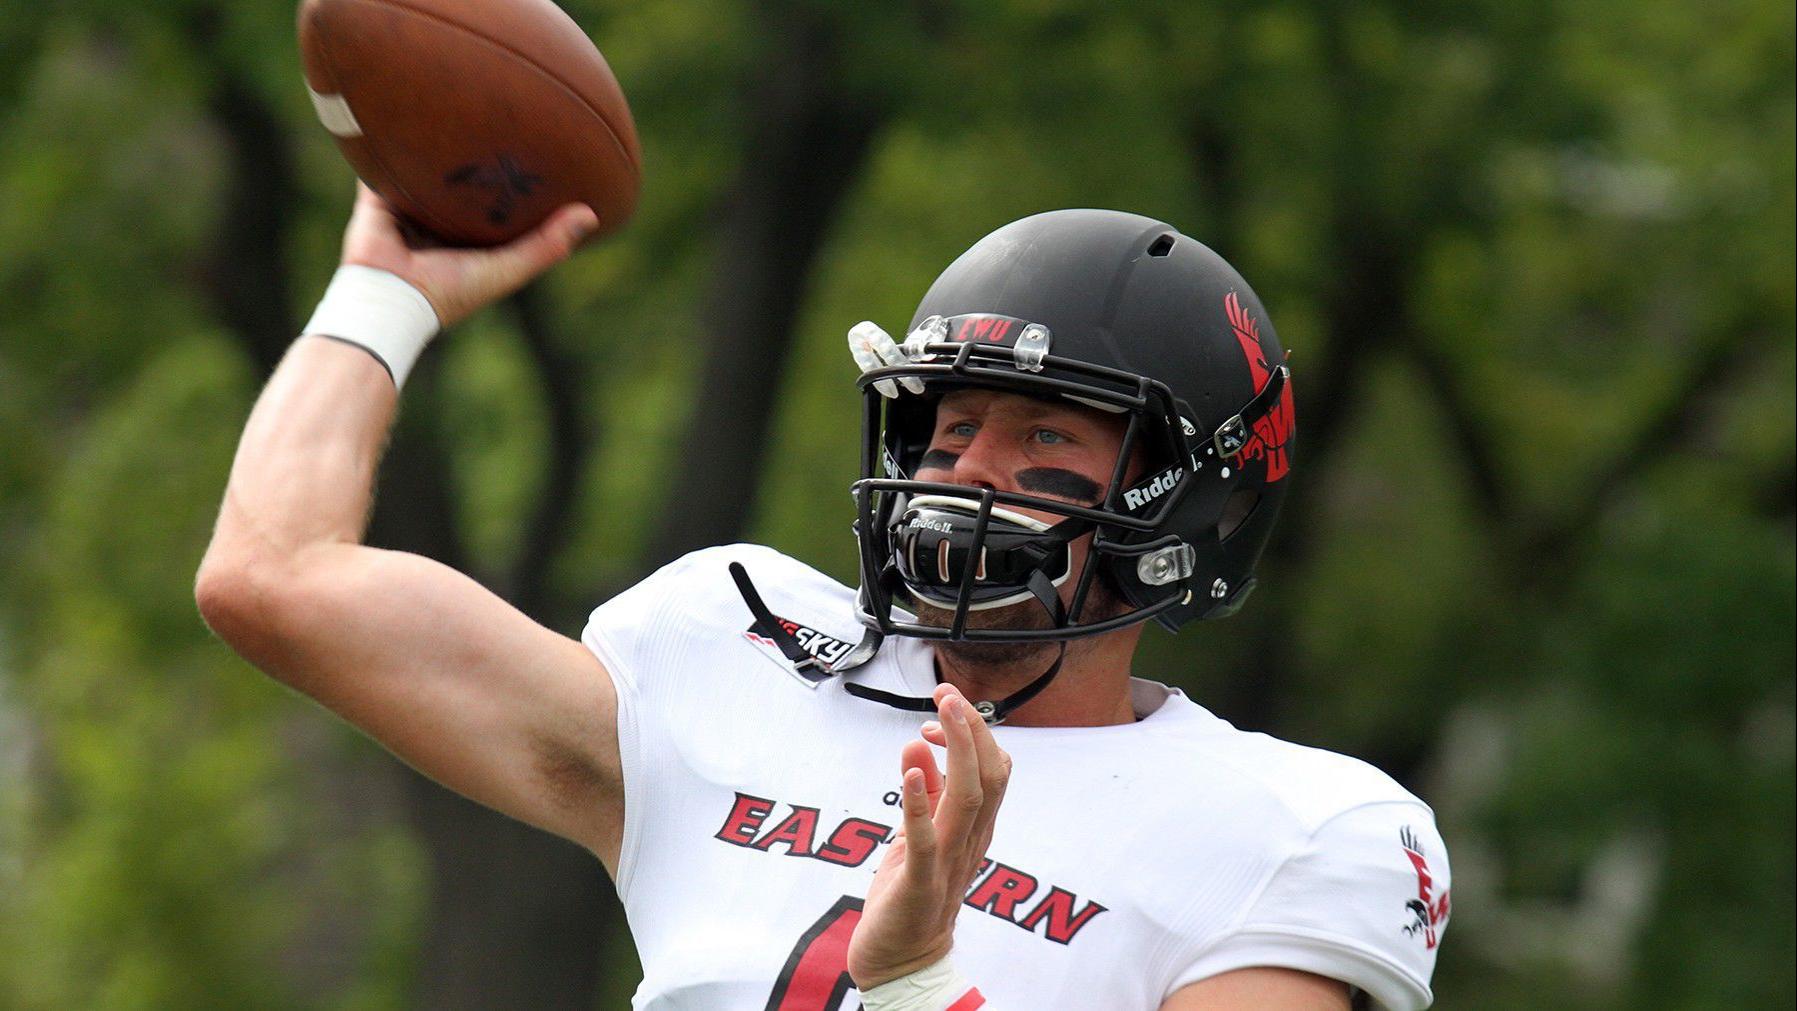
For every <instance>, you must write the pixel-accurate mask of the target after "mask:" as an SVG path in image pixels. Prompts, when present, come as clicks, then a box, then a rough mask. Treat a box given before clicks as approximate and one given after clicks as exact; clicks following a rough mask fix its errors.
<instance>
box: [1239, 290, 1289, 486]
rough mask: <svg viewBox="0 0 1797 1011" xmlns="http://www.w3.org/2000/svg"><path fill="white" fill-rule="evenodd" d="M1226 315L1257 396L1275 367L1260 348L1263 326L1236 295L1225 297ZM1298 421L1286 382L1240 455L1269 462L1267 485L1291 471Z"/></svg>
mask: <svg viewBox="0 0 1797 1011" xmlns="http://www.w3.org/2000/svg"><path fill="white" fill-rule="evenodd" d="M1223 311H1224V312H1226V313H1228V314H1229V325H1230V326H1231V327H1234V328H1235V339H1236V343H1238V344H1240V345H1241V346H1242V354H1243V355H1244V356H1246V357H1247V359H1248V371H1249V372H1250V373H1252V374H1253V376H1254V389H1255V392H1257V393H1258V392H1259V391H1260V389H1261V387H1263V386H1265V385H1267V380H1268V379H1270V378H1272V375H1273V365H1274V363H1272V362H1269V361H1267V352H1266V349H1265V348H1263V347H1261V344H1260V323H1259V321H1257V320H1256V319H1255V318H1254V317H1253V316H1250V315H1249V314H1248V310H1247V309H1244V308H1243V307H1242V300H1241V299H1239V298H1237V297H1236V294H1235V292H1233V291H1232V292H1230V293H1229V294H1227V295H1225V296H1223ZM1295 417H1296V416H1295V414H1294V412H1293V410H1292V383H1291V380H1290V379H1287V380H1286V382H1285V388H1284V389H1283V390H1281V391H1280V393H1279V403H1278V404H1277V405H1276V406H1274V408H1273V409H1272V410H1271V411H1268V412H1267V413H1266V415H1265V416H1264V417H1262V418H1260V419H1258V420H1256V421H1255V422H1254V430H1253V432H1252V433H1250V434H1249V436H1248V442H1247V444H1245V445H1244V446H1242V450H1241V453H1240V456H1242V458H1244V459H1250V460H1265V461H1266V462H1267V482H1268V483H1272V482H1274V481H1277V480H1279V479H1280V478H1282V477H1284V476H1285V475H1286V472H1287V471H1289V470H1291V469H1292V462H1291V455H1290V454H1289V452H1288V451H1287V450H1286V448H1285V445H1286V443H1287V442H1290V441H1291V438H1292V428H1293V426H1294V424H1295Z"/></svg>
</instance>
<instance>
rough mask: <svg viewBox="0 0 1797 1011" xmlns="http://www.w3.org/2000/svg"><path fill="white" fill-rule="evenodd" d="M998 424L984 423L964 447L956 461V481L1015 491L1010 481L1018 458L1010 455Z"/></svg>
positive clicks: (973, 485) (975, 485)
mask: <svg viewBox="0 0 1797 1011" xmlns="http://www.w3.org/2000/svg"><path fill="white" fill-rule="evenodd" d="M997 427H998V426H990V425H989V426H984V427H982V428H981V429H980V431H979V432H978V433H977V434H976V435H975V436H974V437H973V440H972V441H971V442H969V443H968V444H967V448H966V449H964V450H962V451H961V457H960V459H958V460H956V461H955V471H954V474H955V477H954V481H955V483H956V484H964V485H970V486H972V487H974V488H995V489H997V490H999V491H1016V489H1015V488H1014V487H1012V482H1011V475H1012V473H1013V472H1014V471H1015V469H1016V468H1015V466H1014V464H1015V461H1014V460H1011V459H1009V458H1008V457H1009V453H1008V451H1007V449H1006V443H1005V440H1004V439H1003V438H1002V434H1001V433H1000V432H998V431H996V430H995V429H996V428H997Z"/></svg>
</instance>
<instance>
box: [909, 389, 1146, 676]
mask: <svg viewBox="0 0 1797 1011" xmlns="http://www.w3.org/2000/svg"><path fill="white" fill-rule="evenodd" d="M1126 428H1127V422H1126V421H1125V420H1124V418H1123V417H1122V416H1121V415H1116V414H1110V413H1107V412H1105V411H1100V410H1098V409H1097V408H1091V407H1083V406H1080V405H1078V404H1072V403H1062V402H1059V401H1053V400H1038V399H1035V398H1033V397H1025V396H1022V395H1020V394H1016V393H1002V392H999V391H997V390H958V391H956V392H954V393H949V394H946V395H944V396H943V398H942V400H941V402H940V403H939V404H938V405H937V408H936V427H935V429H934V431H933V432H932V434H931V438H930V447H929V449H928V450H927V451H925V453H924V455H923V460H922V461H921V462H920V464H919V466H918V470H917V480H919V481H943V482H947V483H951V484H962V485H968V486H970V487H974V488H993V489H996V490H998V491H1009V492H1022V493H1024V494H1028V495H1035V496H1039V497H1041V498H1048V499H1055V500H1058V501H1061V502H1069V503H1072V504H1075V505H1083V506H1095V505H1097V504H1099V502H1100V501H1101V500H1102V499H1103V498H1104V493H1105V490H1106V488H1108V487H1109V485H1110V480H1111V473H1112V471H1113V470H1114V469H1115V468H1116V466H1117V454H1118V453H1119V452H1120V451H1121V450H1122V446H1123V435H1124V431H1125V429H1126ZM1140 469H1141V466H1140V462H1139V461H1132V466H1131V467H1130V470H1129V472H1127V473H1126V474H1125V480H1126V481H1133V480H1134V478H1135V477H1136V474H1135V472H1136V471H1138V470H1140ZM1005 508H1007V509H1014V510H1016V511H1018V512H1021V513H1023V514H1025V515H1027V516H1032V517H1034V518H1036V519H1039V520H1042V521H1043V522H1045V523H1050V524H1053V523H1058V522H1060V521H1061V519H1062V518H1063V517H1061V516H1060V515H1058V514H1055V513H1048V512H1043V511H1040V510H1031V509H1024V508H1021V507H1018V506H1013V505H1007V506H1006V507H1005ZM1090 542H1091V537H1090V535H1087V536H1085V537H1081V538H1079V539H1078V540H1076V541H1073V542H1072V543H1071V544H1070V545H1068V547H1069V549H1070V550H1071V551H1072V552H1073V559H1072V560H1073V567H1074V572H1075V573H1076V574H1077V573H1078V571H1079V570H1080V569H1081V568H1082V567H1083V566H1084V565H1085V558H1086V552H1087V547H1088V545H1089V544H1090ZM1076 582H1077V580H1076V579H1069V580H1067V582H1066V583H1064V584H1063V585H1062V587H1061V596H1062V599H1063V601H1066V600H1067V599H1068V598H1069V597H1070V596H1071V594H1072V592H1073V587H1074V584H1075V583H1076ZM1121 606H1122V605H1121V601H1118V600H1115V599H1114V596H1113V594H1112V593H1111V591H1110V590H1109V589H1108V587H1106V586H1105V584H1104V581H1103V580H1099V581H1098V582H1097V583H1096V584H1094V586H1093V590H1092V597H1091V599H1090V600H1089V601H1088V606H1087V608H1086V613H1085V617H1086V618H1087V619H1088V620H1091V619H1095V618H1102V617H1108V616H1109V615H1110V614H1112V613H1120V612H1119V611H1118V610H1117V609H1118V608H1119V607H1121ZM912 608H913V610H914V612H915V613H916V615H917V617H918V620H919V621H922V622H924V623H925V624H933V625H947V624H949V622H950V621H951V620H952V618H953V617H954V616H953V614H952V613H951V612H949V611H946V610H943V609H941V608H939V607H935V606H933V605H931V604H929V603H927V602H925V601H923V600H913V601H912ZM968 625H969V627H972V628H982V627H984V628H1047V627H1049V618H1048V613H1047V612H1046V611H1044V610H1043V609H1042V607H1041V605H1040V604H1037V603H1036V602H1034V601H1025V602H1023V603H1018V604H1012V605H1010V606H1008V607H1000V608H993V609H991V610H983V611H975V612H973V613H972V614H970V615H968ZM937 648H938V649H942V650H948V651H949V652H952V653H955V654H957V655H959V656H960V657H962V658H963V659H965V660H969V661H975V662H980V663H987V664H1009V663H1041V662H1046V661H1045V659H1044V658H1045V657H1047V656H1048V655H1049V654H1051V653H1052V652H1053V651H1054V646H1053V645H1052V644H1049V643H1034V644H1029V643H968V642H959V643H939V644H938V646H937ZM1038 673H1039V672H1038Z"/></svg>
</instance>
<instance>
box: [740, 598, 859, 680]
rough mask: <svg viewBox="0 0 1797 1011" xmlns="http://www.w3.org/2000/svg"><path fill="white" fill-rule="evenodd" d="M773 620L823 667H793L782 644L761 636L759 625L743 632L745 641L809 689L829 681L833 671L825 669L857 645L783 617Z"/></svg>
mask: <svg viewBox="0 0 1797 1011" xmlns="http://www.w3.org/2000/svg"><path fill="white" fill-rule="evenodd" d="M774 620H775V621H777V622H779V623H780V627H781V628H784V629H785V630H786V633H787V634H788V635H790V636H792V637H793V640H794V641H796V642H797V643H798V644H799V646H800V648H802V649H803V650H804V651H805V652H807V653H809V654H811V655H812V656H814V657H816V658H817V660H818V662H819V663H820V664H821V665H822V666H816V667H806V668H805V669H804V670H798V669H797V668H795V667H794V666H793V664H792V661H790V660H788V659H786V654H784V653H782V652H780V647H779V645H778V644H777V643H775V642H774V640H772V639H770V638H768V637H767V636H765V635H762V634H761V630H760V629H759V628H758V627H757V626H756V625H750V626H749V627H748V628H746V629H744V630H743V638H745V639H747V640H749V641H750V642H752V643H754V644H755V645H756V646H757V647H759V648H760V649H759V652H760V653H761V654H762V655H763V656H765V657H767V658H768V659H770V660H772V661H773V662H774V663H776V664H778V665H779V667H780V669H781V670H783V671H785V672H786V673H788V674H791V675H792V676H793V677H795V678H797V679H799V682H800V683H802V684H804V685H805V686H806V687H808V688H816V687H817V686H818V685H819V684H821V683H823V682H825V681H828V680H829V679H830V672H829V671H828V670H827V669H826V668H828V667H829V666H830V665H831V664H834V663H835V662H836V661H838V660H841V659H842V658H843V657H844V656H847V655H848V652H849V650H851V649H854V648H855V644H854V643H852V642H846V641H844V640H842V639H838V638H836V637H835V636H833V635H826V634H824V633H823V632H819V631H818V630H817V629H815V628H809V627H807V626H804V625H801V624H799V623H798V622H796V621H793V620H792V619H790V618H782V617H780V616H779V615H777V614H776V615H774Z"/></svg>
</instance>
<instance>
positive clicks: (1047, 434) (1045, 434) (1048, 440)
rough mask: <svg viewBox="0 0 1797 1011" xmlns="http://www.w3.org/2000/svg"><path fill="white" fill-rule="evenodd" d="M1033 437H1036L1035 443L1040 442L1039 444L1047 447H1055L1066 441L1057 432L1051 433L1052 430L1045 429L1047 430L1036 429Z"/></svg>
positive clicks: (1065, 438) (1064, 437)
mask: <svg viewBox="0 0 1797 1011" xmlns="http://www.w3.org/2000/svg"><path fill="white" fill-rule="evenodd" d="M1035 436H1036V441H1037V442H1041V443H1044V444H1046V445H1049V446H1056V445H1059V444H1061V443H1063V442H1066V441H1067V437H1066V436H1064V435H1062V434H1061V433H1059V432H1056V431H1053V430H1052V429H1047V428H1038V429H1036V431H1035Z"/></svg>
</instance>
